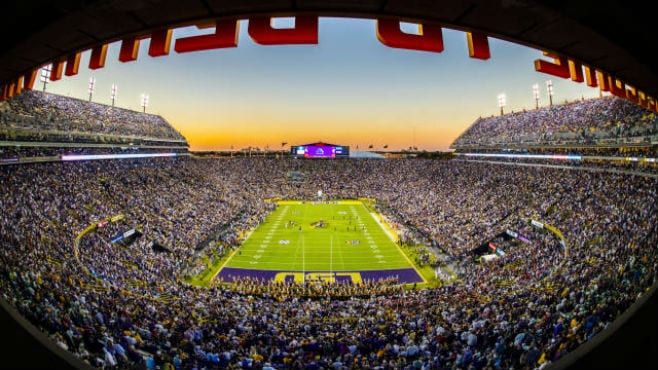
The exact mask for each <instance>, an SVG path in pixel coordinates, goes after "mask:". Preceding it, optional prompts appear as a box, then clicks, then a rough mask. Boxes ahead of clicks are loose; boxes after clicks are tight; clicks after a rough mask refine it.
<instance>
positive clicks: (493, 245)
mask: <svg viewBox="0 0 658 370" xmlns="http://www.w3.org/2000/svg"><path fill="white" fill-rule="evenodd" d="M489 248H490V249H491V250H492V251H494V252H495V253H496V254H500V255H501V256H504V255H505V252H504V251H503V250H502V249H500V248H498V246H496V244H494V243H493V242H489Z"/></svg>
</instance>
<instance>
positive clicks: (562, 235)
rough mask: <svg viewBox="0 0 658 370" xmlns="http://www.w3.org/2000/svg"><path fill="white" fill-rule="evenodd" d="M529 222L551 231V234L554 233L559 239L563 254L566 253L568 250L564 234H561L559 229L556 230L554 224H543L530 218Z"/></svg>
mask: <svg viewBox="0 0 658 370" xmlns="http://www.w3.org/2000/svg"><path fill="white" fill-rule="evenodd" d="M530 223H531V224H532V225H533V226H535V227H538V228H540V229H546V230H548V231H550V232H552V233H553V234H555V235H556V236H557V237H558V238H559V239H560V245H561V246H562V250H563V251H564V254H565V255H566V254H567V252H568V247H567V240H566V239H565V238H564V234H562V232H561V231H560V230H558V229H557V228H556V227H555V226H552V225H549V224H544V223H541V222H539V221H535V220H530Z"/></svg>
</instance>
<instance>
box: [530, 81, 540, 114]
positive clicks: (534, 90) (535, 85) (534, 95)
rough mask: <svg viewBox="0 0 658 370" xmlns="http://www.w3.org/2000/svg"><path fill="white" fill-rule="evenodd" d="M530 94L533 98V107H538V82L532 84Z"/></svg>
mask: <svg viewBox="0 0 658 370" xmlns="http://www.w3.org/2000/svg"><path fill="white" fill-rule="evenodd" d="M532 96H533V97H534V98H535V109H539V84H534V85H532Z"/></svg>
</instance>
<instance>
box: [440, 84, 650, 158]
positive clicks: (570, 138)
mask: <svg viewBox="0 0 658 370" xmlns="http://www.w3.org/2000/svg"><path fill="white" fill-rule="evenodd" d="M656 134H658V117H656V115H655V113H653V112H650V111H648V110H646V109H645V108H642V107H640V106H639V105H637V104H634V103H632V102H629V101H628V100H626V99H622V98H617V97H614V96H607V97H602V98H595V99H584V100H582V101H576V102H572V103H569V104H560V105H555V106H551V107H543V108H539V109H534V110H524V111H521V112H515V113H508V114H504V115H500V116H492V117H481V118H479V119H477V120H476V121H475V122H474V123H473V124H472V125H471V126H470V127H469V128H468V129H467V130H466V131H464V132H463V133H462V134H461V135H460V136H459V137H458V138H457V139H456V140H455V142H454V143H453V144H452V147H453V148H462V147H463V148H466V147H471V148H472V147H478V146H485V147H486V146H491V145H501V144H504V145H509V144H526V145H529V144H530V145H537V144H551V145H556V144H572V145H575V144H601V143H607V142H617V141H621V142H625V141H628V140H636V139H637V138H640V139H641V140H642V141H644V140H646V138H647V137H651V136H654V135H656Z"/></svg>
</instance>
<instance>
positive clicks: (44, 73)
mask: <svg viewBox="0 0 658 370" xmlns="http://www.w3.org/2000/svg"><path fill="white" fill-rule="evenodd" d="M51 68H52V67H51V65H47V66H45V67H43V68H42V69H41V82H42V83H43V92H46V84H48V79H49V78H50V73H51V72H52V69H51Z"/></svg>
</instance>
